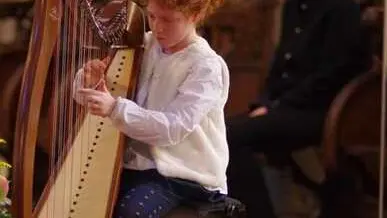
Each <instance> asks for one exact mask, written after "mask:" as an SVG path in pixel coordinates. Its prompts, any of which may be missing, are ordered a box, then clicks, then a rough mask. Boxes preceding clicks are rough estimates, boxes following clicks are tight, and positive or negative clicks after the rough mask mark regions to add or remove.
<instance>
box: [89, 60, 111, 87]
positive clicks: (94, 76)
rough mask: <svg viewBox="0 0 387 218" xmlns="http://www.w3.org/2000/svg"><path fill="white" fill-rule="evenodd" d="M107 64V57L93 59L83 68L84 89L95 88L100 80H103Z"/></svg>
mask: <svg viewBox="0 0 387 218" xmlns="http://www.w3.org/2000/svg"><path fill="white" fill-rule="evenodd" d="M108 62H109V57H107V58H105V59H103V60H99V59H94V60H91V61H88V62H87V63H86V64H85V66H84V67H83V73H84V80H83V81H84V88H92V89H95V88H97V86H98V84H100V82H101V80H103V79H104V78H105V71H106V67H107V65H108Z"/></svg>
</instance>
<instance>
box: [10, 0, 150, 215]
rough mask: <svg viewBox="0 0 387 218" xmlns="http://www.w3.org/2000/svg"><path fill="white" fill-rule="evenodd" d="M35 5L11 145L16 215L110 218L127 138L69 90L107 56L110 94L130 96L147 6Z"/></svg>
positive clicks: (118, 0)
mask: <svg viewBox="0 0 387 218" xmlns="http://www.w3.org/2000/svg"><path fill="white" fill-rule="evenodd" d="M34 7H35V8H34V22H33V29H32V33H31V39H30V44H29V51H28V56H27V61H26V64H25V68H24V73H23V79H22V89H21V94H20V97H19V103H18V108H17V119H16V127H15V140H14V145H13V146H14V148H13V149H14V150H13V166H14V169H13V187H12V190H14V191H13V192H12V202H13V204H12V215H13V217H15V218H31V217H41V218H48V217H55V218H61V217H66V218H69V217H72V218H75V217H79V218H86V217H93V218H98V217H111V216H112V213H113V205H114V203H115V197H116V192H117V189H118V183H119V182H118V181H119V179H118V178H119V174H120V171H121V167H120V166H121V153H122V152H121V150H122V148H123V144H124V143H125V137H124V136H123V135H122V134H120V133H119V132H118V131H117V129H115V128H114V127H113V125H112V123H111V122H110V120H109V119H108V118H101V117H97V116H93V115H91V114H89V113H88V112H87V111H86V110H85V109H84V108H83V107H82V106H80V105H78V104H76V103H75V101H74V98H73V96H72V92H73V85H72V84H73V81H74V78H75V75H76V72H77V71H78V69H80V68H81V67H82V66H83V64H85V63H86V62H87V61H89V60H91V59H96V58H99V59H103V58H105V57H107V56H109V57H110V58H109V59H110V63H109V64H108V67H107V70H106V72H105V75H104V79H105V81H106V83H107V86H108V88H109V90H110V92H111V93H112V95H113V96H122V97H127V98H132V97H133V95H134V92H135V86H136V80H137V74H138V70H139V68H140V66H139V65H140V62H141V57H142V51H143V37H144V32H145V21H144V14H143V12H142V8H141V7H140V6H138V5H137V4H136V3H134V2H132V1H130V0H111V1H103V0H63V1H60V0H40V1H35V6H34ZM38 150H39V151H42V152H41V153H42V154H43V156H44V157H45V158H47V160H46V161H44V160H42V158H41V157H39V158H36V156H35V155H36V154H37V153H38ZM37 161H40V163H39V164H36V162H37ZM46 166H47V167H46ZM36 175H38V177H39V175H40V177H41V178H43V179H39V180H38V179H36V177H37V176H36ZM38 181H40V182H38ZM42 181H43V182H42Z"/></svg>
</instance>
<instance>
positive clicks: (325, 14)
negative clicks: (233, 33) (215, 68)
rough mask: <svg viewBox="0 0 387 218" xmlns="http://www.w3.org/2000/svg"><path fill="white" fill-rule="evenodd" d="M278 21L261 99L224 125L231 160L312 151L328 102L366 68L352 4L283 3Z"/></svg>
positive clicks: (333, 0) (365, 43) (339, 0)
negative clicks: (244, 150)
mask: <svg viewBox="0 0 387 218" xmlns="http://www.w3.org/2000/svg"><path fill="white" fill-rule="evenodd" d="M282 20H283V21H282V34H281V38H280V43H279V45H278V47H277V49H276V53H275V56H274V58H273V62H272V65H271V69H270V72H269V75H268V78H267V80H266V85H265V88H264V90H263V93H262V95H260V96H259V98H258V99H257V100H256V101H254V102H253V103H252V104H250V107H249V111H248V113H246V114H243V115H239V116H236V117H233V118H231V119H229V120H228V122H227V137H228V142H229V147H230V153H231V156H232V153H233V150H234V149H235V148H237V147H240V146H247V147H250V148H252V149H253V150H254V151H255V152H263V153H273V152H274V153H276V154H278V153H289V152H291V151H293V150H296V149H300V148H303V147H306V146H310V145H318V144H319V142H320V140H321V134H322V127H323V124H324V119H325V115H326V112H327V110H328V108H329V106H330V104H331V102H332V100H333V99H334V97H335V96H336V95H337V93H338V92H339V91H340V90H341V89H342V88H343V86H344V85H345V84H346V83H348V82H349V81H350V80H351V79H352V78H354V77H355V76H357V75H359V74H360V73H364V72H366V71H367V69H369V68H370V66H371V64H372V56H371V52H370V49H369V40H368V38H367V37H365V34H364V33H363V32H362V26H361V13H360V7H359V5H358V4H356V3H354V1H353V0H287V1H286V2H285V5H284V9H283V16H282Z"/></svg>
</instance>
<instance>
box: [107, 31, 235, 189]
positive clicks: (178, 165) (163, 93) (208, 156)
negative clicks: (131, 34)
mask: <svg viewBox="0 0 387 218" xmlns="http://www.w3.org/2000/svg"><path fill="white" fill-rule="evenodd" d="M138 88H139V89H138V93H137V96H136V102H134V101H131V100H128V99H124V98H118V99H117V104H116V106H115V108H114V110H113V112H112V114H111V115H110V118H111V120H112V121H113V124H114V125H115V126H116V127H117V128H118V129H119V130H120V131H122V132H123V133H124V134H126V135H127V136H128V137H130V138H132V139H134V141H132V143H131V144H130V145H129V148H128V151H127V153H126V157H125V167H126V168H131V169H137V170H145V169H151V168H156V169H157V170H158V171H159V172H160V173H161V174H162V175H164V176H169V177H177V178H182V179H188V180H192V181H196V182H198V183H199V184H201V185H203V186H204V187H206V188H208V189H210V190H220V191H221V192H222V193H225V194H226V193H227V183H226V180H227V179H226V168H227V165H228V159H229V155H228V146H227V141H226V131H225V122H224V113H223V109H224V105H225V103H226V101H227V97H228V89H229V72H228V68H227V66H226V64H225V62H224V61H223V59H222V58H221V57H220V56H218V55H217V54H216V53H215V52H214V51H213V50H212V49H211V48H210V46H209V45H208V43H207V42H206V40H205V39H203V38H201V37H197V39H196V41H195V42H194V43H192V44H190V45H189V46H188V47H186V48H185V49H183V50H180V51H178V52H176V53H173V54H165V53H163V52H162V50H161V48H160V46H159V44H158V43H157V41H156V40H154V39H153V38H152V35H151V34H148V35H147V37H146V47H145V53H144V58H143V64H142V71H141V74H140V78H139V87H138Z"/></svg>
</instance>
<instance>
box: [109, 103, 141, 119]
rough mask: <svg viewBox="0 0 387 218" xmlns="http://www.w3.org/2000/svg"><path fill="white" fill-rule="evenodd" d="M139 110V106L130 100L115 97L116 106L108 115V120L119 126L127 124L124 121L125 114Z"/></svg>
mask: <svg viewBox="0 0 387 218" xmlns="http://www.w3.org/2000/svg"><path fill="white" fill-rule="evenodd" d="M138 110H139V106H138V105H137V104H136V103H134V102H133V101H131V100H128V99H126V98H122V97H117V99H116V105H115V106H114V108H113V110H112V112H111V113H110V115H109V118H110V119H111V120H112V121H113V123H116V124H121V123H127V122H128V120H126V117H127V116H126V115H125V113H126V112H135V111H138Z"/></svg>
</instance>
